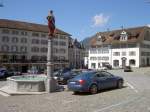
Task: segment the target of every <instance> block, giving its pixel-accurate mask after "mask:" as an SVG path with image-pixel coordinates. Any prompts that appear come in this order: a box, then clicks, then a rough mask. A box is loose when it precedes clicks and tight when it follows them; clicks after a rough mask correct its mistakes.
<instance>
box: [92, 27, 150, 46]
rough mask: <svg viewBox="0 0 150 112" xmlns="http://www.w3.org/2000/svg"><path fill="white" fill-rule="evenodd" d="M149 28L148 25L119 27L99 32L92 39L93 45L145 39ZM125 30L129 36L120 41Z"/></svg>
mask: <svg viewBox="0 0 150 112" xmlns="http://www.w3.org/2000/svg"><path fill="white" fill-rule="evenodd" d="M147 29H150V28H149V27H148V26H141V27H135V28H127V29H123V30H122V29H119V30H113V31H108V32H98V33H96V34H95V35H94V36H93V37H92V39H91V42H90V44H91V46H101V45H103V44H119V43H133V42H141V41H142V40H143V39H144V33H145V31H146V30H147ZM123 31H125V32H126V33H127V36H128V40H127V41H120V34H121V33H122V32H123ZM98 36H101V39H102V41H101V42H99V41H97V40H98Z"/></svg>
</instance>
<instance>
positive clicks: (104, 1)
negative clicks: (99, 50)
mask: <svg viewBox="0 0 150 112" xmlns="http://www.w3.org/2000/svg"><path fill="white" fill-rule="evenodd" d="M1 1H3V4H4V6H5V7H0V18H3V19H13V20H20V21H26V22H33V23H39V24H47V21H46V19H45V18H46V16H47V14H48V11H49V10H50V9H52V10H53V11H54V15H55V17H56V26H57V27H58V28H59V29H62V30H64V31H66V32H68V33H70V34H72V37H73V38H77V39H79V40H82V39H84V38H85V37H89V36H92V35H93V34H95V33H96V32H98V31H106V30H107V29H108V28H109V29H110V30H114V29H119V28H121V26H122V25H123V26H124V28H128V27H135V26H143V25H147V24H150V13H149V11H150V3H147V1H150V0H0V2H1Z"/></svg>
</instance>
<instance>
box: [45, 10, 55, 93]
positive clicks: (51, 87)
mask: <svg viewBox="0 0 150 112" xmlns="http://www.w3.org/2000/svg"><path fill="white" fill-rule="evenodd" d="M47 20H48V30H49V34H48V52H47V92H48V93H50V92H55V91H56V90H57V89H58V84H57V81H56V80H55V79H54V78H53V56H52V54H53V51H52V49H53V38H54V37H55V36H54V31H55V17H54V15H53V11H52V10H51V11H49V14H48V16H47Z"/></svg>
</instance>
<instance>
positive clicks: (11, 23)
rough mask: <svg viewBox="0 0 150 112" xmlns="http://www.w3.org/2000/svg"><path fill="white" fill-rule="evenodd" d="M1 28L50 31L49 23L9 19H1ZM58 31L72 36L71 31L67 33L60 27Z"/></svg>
mask: <svg viewBox="0 0 150 112" xmlns="http://www.w3.org/2000/svg"><path fill="white" fill-rule="evenodd" d="M0 28H11V29H19V30H28V31H35V32H45V33H48V27H47V25H42V24H35V23H28V22H21V21H15V20H7V19H0ZM56 33H57V34H62V35H68V36H71V35H70V34H69V33H66V32H64V31H62V30H60V29H58V28H57V29H56Z"/></svg>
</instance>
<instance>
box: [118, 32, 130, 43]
mask: <svg viewBox="0 0 150 112" xmlns="http://www.w3.org/2000/svg"><path fill="white" fill-rule="evenodd" d="M127 40H128V35H127V32H125V31H122V32H121V34H120V41H127Z"/></svg>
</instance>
